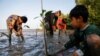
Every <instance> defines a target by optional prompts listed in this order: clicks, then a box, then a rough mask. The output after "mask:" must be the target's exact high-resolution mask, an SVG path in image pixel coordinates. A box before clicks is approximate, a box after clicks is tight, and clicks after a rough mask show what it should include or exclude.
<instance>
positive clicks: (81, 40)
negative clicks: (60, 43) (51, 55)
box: [65, 25, 100, 56]
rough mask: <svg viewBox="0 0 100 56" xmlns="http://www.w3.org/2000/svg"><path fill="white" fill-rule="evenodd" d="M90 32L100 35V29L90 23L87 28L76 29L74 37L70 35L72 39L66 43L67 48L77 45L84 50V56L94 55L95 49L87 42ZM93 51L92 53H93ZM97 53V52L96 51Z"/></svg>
mask: <svg viewBox="0 0 100 56" xmlns="http://www.w3.org/2000/svg"><path fill="white" fill-rule="evenodd" d="M90 34H97V35H99V36H100V30H99V29H98V28H97V27H96V26H95V25H89V26H88V27H87V28H86V29H85V30H83V31H82V30H79V29H76V30H75V33H74V37H70V41H69V42H67V43H66V44H65V48H66V49H69V48H71V47H73V46H76V47H77V48H78V49H81V50H82V51H83V52H84V56H92V55H93V53H92V52H91V51H93V50H92V49H91V48H90V47H89V46H88V44H87V41H86V39H87V36H88V35H90ZM91 53H92V54H91ZM94 54H96V53H94Z"/></svg>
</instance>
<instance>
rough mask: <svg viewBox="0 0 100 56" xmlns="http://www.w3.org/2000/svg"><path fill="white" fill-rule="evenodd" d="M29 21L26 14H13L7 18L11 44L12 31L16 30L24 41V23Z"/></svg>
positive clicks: (17, 34)
mask: <svg viewBox="0 0 100 56" xmlns="http://www.w3.org/2000/svg"><path fill="white" fill-rule="evenodd" d="M26 22H27V17H26V16H18V15H11V16H9V17H8V19H7V28H8V33H9V44H11V35H12V32H15V34H16V36H18V37H19V36H20V37H21V38H22V40H23V41H24V37H23V33H22V23H26Z"/></svg>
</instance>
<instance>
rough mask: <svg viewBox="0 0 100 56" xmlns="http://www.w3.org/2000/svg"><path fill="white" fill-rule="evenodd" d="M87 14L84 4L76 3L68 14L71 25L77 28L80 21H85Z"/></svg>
mask: <svg viewBox="0 0 100 56" xmlns="http://www.w3.org/2000/svg"><path fill="white" fill-rule="evenodd" d="M88 14H89V13H88V9H87V8H86V7H85V6H84V5H76V6H75V7H74V8H73V9H72V10H71V12H70V14H69V15H70V18H71V24H72V26H73V27H74V28H79V27H80V25H81V23H87V21H88V16H89V15H88Z"/></svg>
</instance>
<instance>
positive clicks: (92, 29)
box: [57, 5, 100, 56]
mask: <svg viewBox="0 0 100 56" xmlns="http://www.w3.org/2000/svg"><path fill="white" fill-rule="evenodd" d="M69 15H70V19H71V25H72V27H73V28H74V29H75V32H74V34H73V37H70V40H69V41H68V42H67V43H66V44H65V45H64V46H65V48H64V49H62V50H60V51H58V52H57V53H60V52H62V51H64V50H67V49H69V48H72V47H74V46H75V47H76V48H77V50H75V52H74V54H73V56H79V55H81V54H80V53H79V52H81V53H82V55H83V56H93V55H92V54H91V51H90V50H92V48H90V47H91V45H90V43H92V44H93V41H97V42H98V43H100V41H99V40H95V39H100V38H98V37H92V40H93V41H89V40H91V38H89V37H88V36H90V35H91V36H92V34H96V35H98V36H100V31H99V29H98V28H97V27H96V26H95V25H90V24H89V23H88V17H89V13H88V10H87V8H86V7H85V6H84V5H76V6H75V7H74V8H73V9H72V10H71V12H70V14H69ZM89 42H90V43H89ZM92 51H93V50H92Z"/></svg>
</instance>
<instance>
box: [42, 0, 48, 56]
mask: <svg viewBox="0 0 100 56" xmlns="http://www.w3.org/2000/svg"><path fill="white" fill-rule="evenodd" d="M41 11H42V14H41V17H42V19H43V13H44V10H43V0H41ZM43 22H44V20H43ZM43 30H44V46H45V56H48V51H47V42H46V36H45V26H44V25H43Z"/></svg>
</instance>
